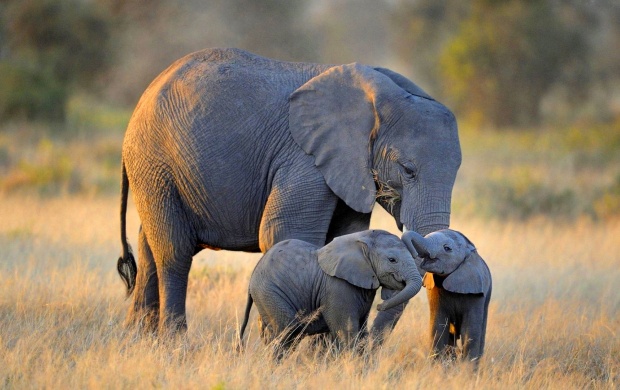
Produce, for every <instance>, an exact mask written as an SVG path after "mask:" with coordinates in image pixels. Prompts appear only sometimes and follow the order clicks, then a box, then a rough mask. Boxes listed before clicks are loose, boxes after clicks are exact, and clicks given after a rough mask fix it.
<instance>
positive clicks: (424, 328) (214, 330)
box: [0, 107, 620, 389]
mask: <svg viewBox="0 0 620 390" xmlns="http://www.w3.org/2000/svg"><path fill="white" fill-rule="evenodd" d="M75 112H76V114H74V115H73V117H71V118H70V125H68V126H67V128H63V129H53V128H52V129H50V128H49V126H44V125H41V126H34V125H19V124H14V125H9V126H5V127H4V128H3V129H2V131H1V132H0V286H2V287H1V288H0V386H1V387H3V388H61V387H63V388H64V387H70V388H92V387H95V388H96V387H106V388H131V387H135V386H140V387H142V388H152V387H168V388H218V389H222V388H231V389H242V388H355V389H358V388H359V389H374V388H393V387H399V388H429V387H438V386H441V387H442V388H459V389H461V388H466V389H467V388H502V389H503V388H563V389H572V388H617V387H618V386H620V334H619V333H620V330H619V329H620V291H619V290H618V285H619V283H620V250H618V247H619V244H620V123H616V124H615V125H609V126H601V127H588V126H582V127H575V128H570V129H545V130H527V131H512V132H502V133H499V132H495V131H491V130H477V131H474V130H468V129H463V131H462V135H461V140H462V145H463V150H464V162H463V166H462V168H461V171H460V172H459V177H458V179H457V183H456V187H455V191H454V199H453V201H454V211H453V220H452V226H453V227H454V228H455V229H458V230H461V231H463V232H464V233H465V234H466V235H468V236H469V238H471V239H472V241H473V242H474V243H475V244H476V245H477V246H478V249H479V252H480V253H481V255H482V256H483V258H484V259H485V260H486V261H487V263H488V264H489V267H490V268H491V271H492V274H493V284H494V286H493V287H494V288H493V297H492V300H491V306H490V313H489V323H488V331H487V347H486V353H485V356H484V358H483V360H482V361H481V363H480V367H479V370H478V371H477V372H474V371H472V370H471V367H469V366H468V365H467V364H438V363H434V362H433V361H432V360H430V359H429V358H428V357H427V355H428V341H427V337H428V323H427V322H428V305H427V303H426V296H425V293H424V291H421V292H420V294H418V295H417V296H416V297H415V298H414V299H413V300H412V301H411V302H410V304H409V306H408V307H407V309H406V311H405V314H404V315H403V318H402V319H401V321H400V323H399V324H398V326H397V327H396V329H395V331H394V332H393V333H392V335H391V336H390V337H389V339H388V340H387V342H386V344H385V345H384V346H383V348H381V349H380V350H378V351H375V352H373V353H366V354H362V355H361V356H358V355H352V354H349V353H343V354H341V355H340V356H338V357H334V356H331V355H326V354H320V353H312V352H310V351H311V349H310V348H309V347H308V343H307V342H304V343H302V345H301V346H300V348H298V349H297V350H296V351H295V352H294V353H293V354H292V355H291V356H290V357H289V358H288V359H287V360H285V361H284V362H282V363H281V364H279V365H278V364H274V363H272V362H270V360H269V357H268V356H269V351H268V349H267V348H265V346H263V345H262V343H261V342H260V340H259V339H258V334H257V333H258V332H257V327H256V323H255V321H252V323H251V326H250V328H249V332H250V334H249V336H250V337H249V343H248V347H247V350H246V352H245V353H243V354H237V353H236V352H235V343H236V334H237V329H238V325H239V321H240V319H241V316H242V313H243V309H244V305H245V299H246V291H247V283H248V280H249V276H250V272H251V270H252V268H253V266H254V264H255V263H256V261H257V260H258V258H259V256H258V255H253V254H244V253H231V252H225V251H222V252H217V253H216V252H211V251H203V252H201V253H200V254H198V255H197V256H196V258H195V260H194V265H193V268H192V271H191V275H190V285H189V292H188V302H187V309H188V319H189V330H188V334H187V338H186V339H185V340H177V341H174V342H171V343H170V344H166V345H162V344H161V343H158V342H157V341H156V340H155V339H152V338H149V337H138V336H137V335H136V334H135V333H134V332H133V331H131V330H126V329H125V328H124V327H123V325H122V324H123V319H124V315H125V312H126V310H127V308H128V305H129V302H128V301H127V300H125V296H124V288H123V284H122V282H121V281H120V279H119V277H118V276H117V274H116V269H115V268H116V259H117V258H118V254H119V252H120V241H119V217H118V210H119V209H118V203H119V202H118V194H117V192H118V181H119V174H118V173H119V167H118V166H119V159H120V147H121V142H122V135H123V122H124V121H126V117H125V116H124V115H119V116H118V117H115V116H114V115H108V114H105V115H104V114H101V116H100V117H97V116H96V115H95V116H94V117H93V118H94V119H93V118H89V119H88V121H86V120H85V119H84V118H81V117H80V115H79V107H78V109H76V110H75ZM93 129H94V130H93ZM138 224H139V221H138V217H137V214H136V212H135V209H134V208H132V207H130V210H129V226H128V232H129V239H130V242H133V243H134V244H135V241H136V237H137V229H138ZM372 227H375V228H384V229H387V230H390V231H392V232H394V233H397V231H396V227H395V226H394V223H393V222H392V221H391V219H390V218H389V217H388V216H386V214H385V213H384V212H382V211H380V210H378V212H377V213H375V215H373V221H372ZM135 246H136V245H134V247H135ZM374 315H375V313H373V314H372V317H374ZM252 318H253V319H254V318H255V316H254V314H253V317H252Z"/></svg>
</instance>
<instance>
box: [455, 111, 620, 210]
mask: <svg viewBox="0 0 620 390" xmlns="http://www.w3.org/2000/svg"><path fill="white" fill-rule="evenodd" d="M461 141H462V148H463V158H464V161H467V163H466V164H463V166H462V167H461V169H460V171H459V176H458V179H457V183H456V185H455V189H454V194H453V209H454V212H455V213H457V214H465V215H470V214H472V215H476V216H481V215H482V216H485V217H487V218H513V219H515V218H516V219H527V218H532V217H537V216H545V217H550V218H561V219H569V220H570V219H574V218H577V217H580V216H584V215H585V216H589V217H591V218H594V219H608V218H617V217H619V216H620V154H619V153H618V151H619V150H620V120H617V121H616V122H615V123H610V124H599V125H596V126H592V125H583V124H580V125H574V126H571V127H551V128H546V129H530V130H524V129H514V130H507V129H504V130H502V131H497V130H481V129H479V128H475V127H468V126H465V127H463V128H462V129H461ZM489 162H492V163H489Z"/></svg>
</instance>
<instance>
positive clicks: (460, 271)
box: [402, 229, 492, 361]
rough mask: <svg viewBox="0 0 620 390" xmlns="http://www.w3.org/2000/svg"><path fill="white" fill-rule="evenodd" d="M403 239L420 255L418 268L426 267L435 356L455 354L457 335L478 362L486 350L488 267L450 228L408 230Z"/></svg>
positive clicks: (466, 354) (471, 358)
mask: <svg viewBox="0 0 620 390" xmlns="http://www.w3.org/2000/svg"><path fill="white" fill-rule="evenodd" d="M402 240H403V242H405V245H407V248H408V249H409V251H410V252H411V254H412V255H413V256H416V255H417V256H418V259H420V258H421V259H422V261H421V263H419V267H420V268H421V269H422V270H424V271H426V274H425V275H424V286H425V287H426V289H427V295H428V302H429V306H430V312H431V313H430V318H431V321H430V328H431V335H432V349H433V352H434V355H435V356H442V355H445V354H448V355H453V353H454V350H455V349H454V347H456V342H457V341H458V340H459V339H461V343H462V345H463V356H465V357H466V358H467V359H469V360H476V361H477V360H478V359H479V358H480V357H481V356H482V353H483V352H484V340H485V336H486V328H487V314H488V308H489V301H490V299H491V290H492V282H491V272H490V271H489V267H488V266H487V264H486V263H485V262H484V260H483V259H482V258H481V257H480V255H479V254H478V251H477V250H476V247H475V246H474V244H472V243H471V241H469V239H468V238H467V237H465V236H464V235H463V234H461V233H459V232H457V231H454V230H450V229H444V230H440V231H437V232H434V233H430V234H428V235H427V236H426V237H422V236H420V235H419V234H417V233H416V232H406V233H405V234H404V235H403V237H402ZM452 330H453V331H454V332H452ZM450 347H452V348H450Z"/></svg>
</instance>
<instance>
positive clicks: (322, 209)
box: [259, 168, 338, 253]
mask: <svg viewBox="0 0 620 390" xmlns="http://www.w3.org/2000/svg"><path fill="white" fill-rule="evenodd" d="M337 201H338V198H337V197H336V195H334V193H333V192H332V191H331V190H330V189H329V187H327V185H326V184H325V181H324V179H323V177H322V176H321V175H320V173H318V171H315V170H314V168H311V169H310V172H306V173H300V172H284V171H283V172H281V173H280V174H279V175H277V177H276V178H275V179H274V183H273V188H272V191H271V193H270V194H269V198H268V199H267V203H266V205H265V210H264V212H263V217H262V219H261V224H260V232H259V245H260V250H261V251H262V252H263V253H265V252H267V251H268V250H269V248H271V247H272V246H274V245H275V244H277V243H278V242H280V241H283V240H287V239H292V238H295V239H298V240H302V241H306V242H308V243H311V244H314V245H317V246H319V247H321V246H323V245H325V241H326V237H327V231H328V229H329V225H330V222H331V220H332V216H333V214H334V210H335V209H336V203H337Z"/></svg>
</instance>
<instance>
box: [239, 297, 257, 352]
mask: <svg viewBox="0 0 620 390" xmlns="http://www.w3.org/2000/svg"><path fill="white" fill-rule="evenodd" d="M253 303H254V299H253V298H252V294H250V293H249V292H248V302H247V303H246V304H245V314H244V315H243V323H242V324H241V328H240V329H239V345H238V346H237V352H242V351H243V349H244V347H245V346H244V344H243V333H245V327H246V326H247V325H248V320H249V319H250V310H251V309H252V304H253Z"/></svg>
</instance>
